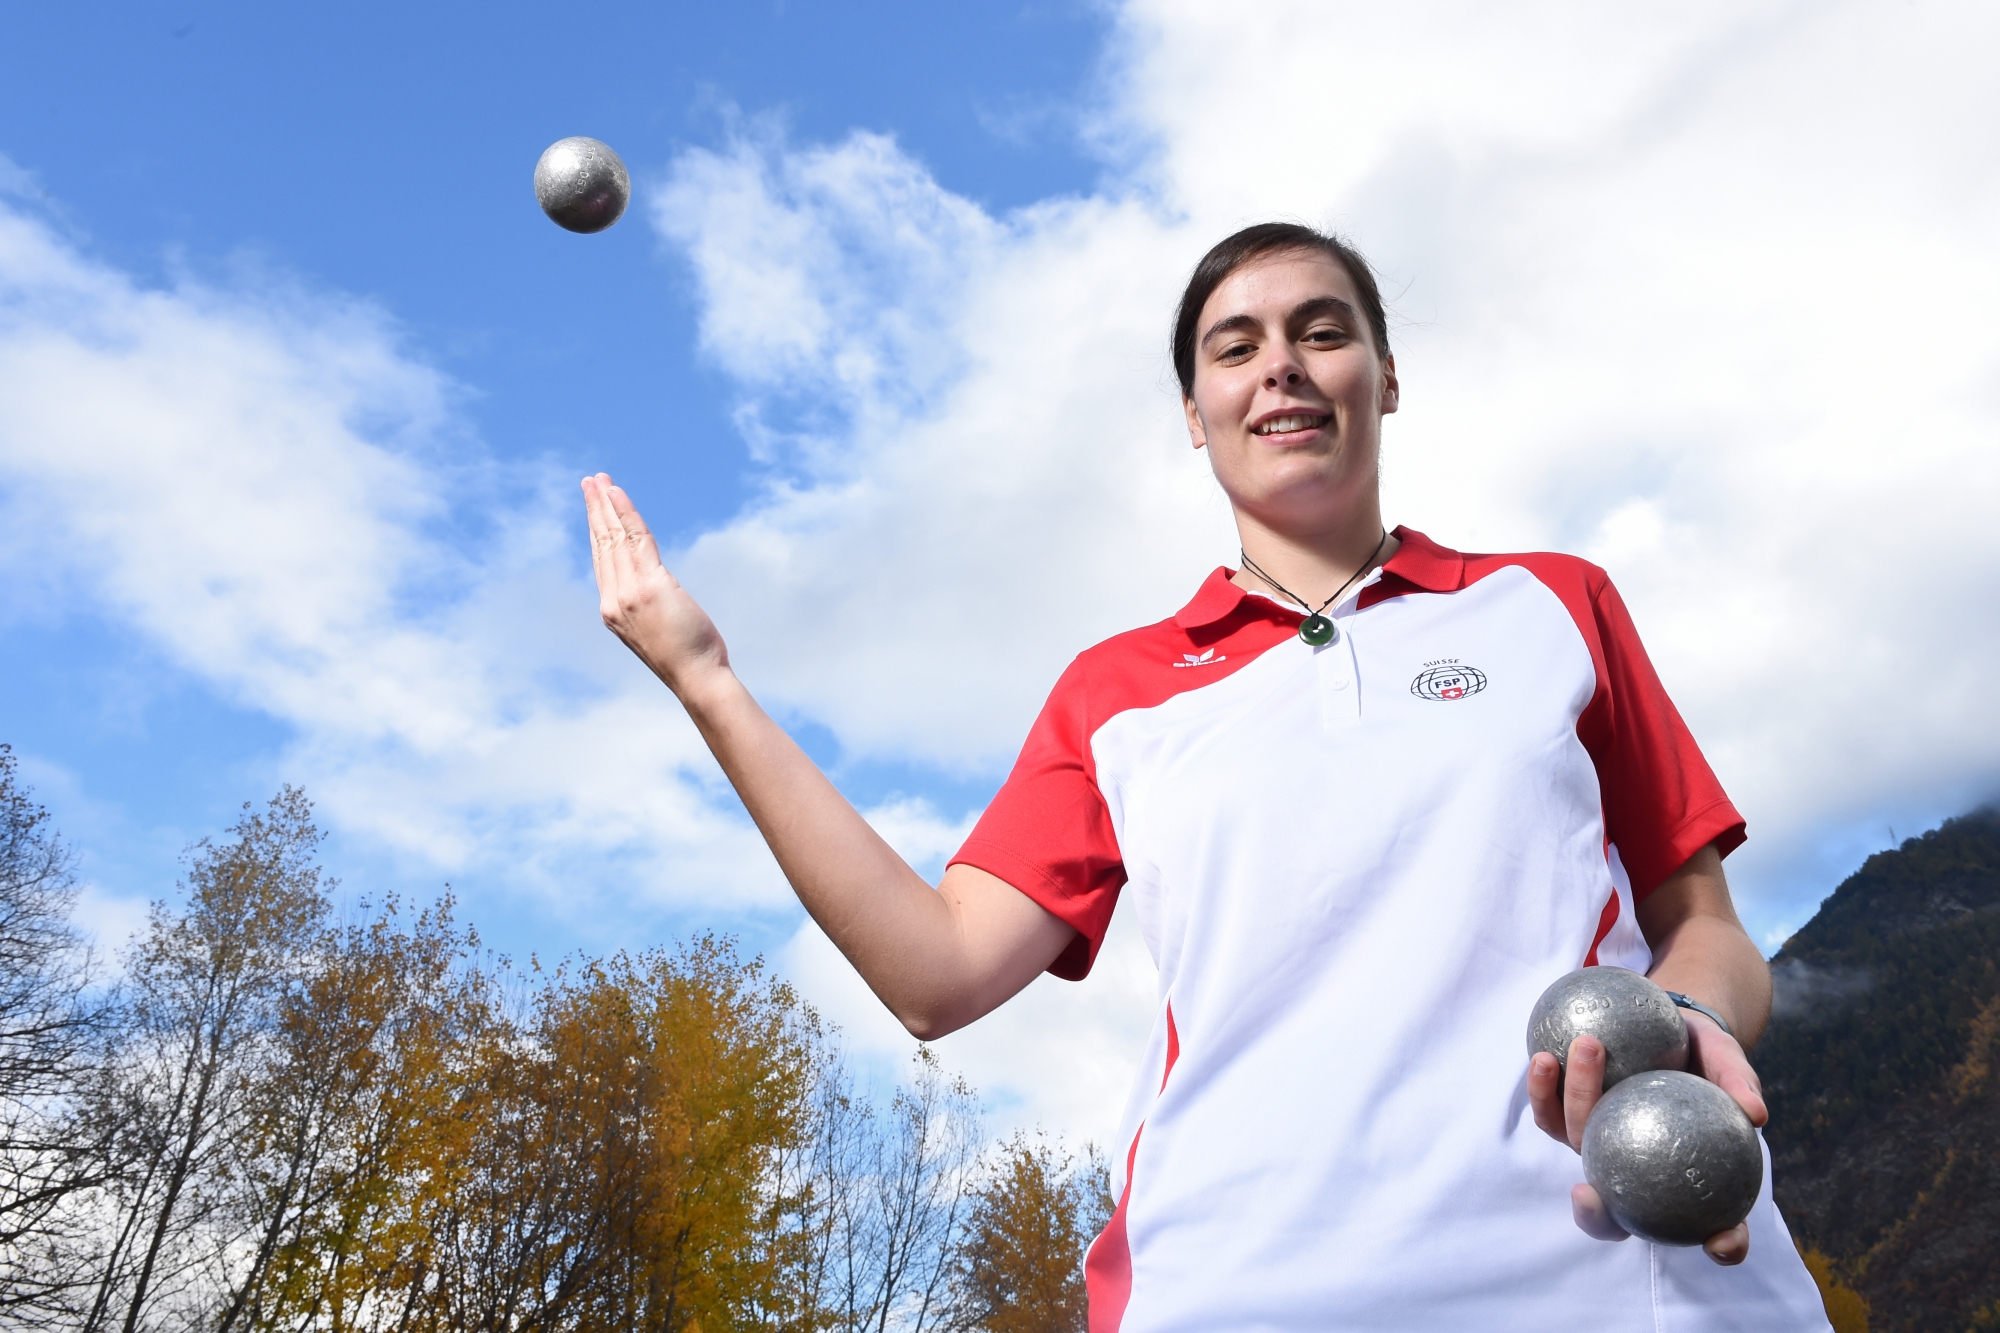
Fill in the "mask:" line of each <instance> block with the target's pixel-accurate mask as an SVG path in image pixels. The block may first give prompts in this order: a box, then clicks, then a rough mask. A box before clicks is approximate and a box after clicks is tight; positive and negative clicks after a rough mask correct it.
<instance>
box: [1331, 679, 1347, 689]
mask: <svg viewBox="0 0 2000 1333" xmlns="http://www.w3.org/2000/svg"><path fill="white" fill-rule="evenodd" d="M1327 684H1329V685H1331V686H1333V688H1335V689H1336V690H1344V689H1346V688H1347V686H1348V680H1347V677H1345V676H1335V677H1334V678H1333V679H1332V680H1330V681H1328V682H1327Z"/></svg>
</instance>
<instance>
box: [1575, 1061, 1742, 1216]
mask: <svg viewBox="0 0 2000 1333" xmlns="http://www.w3.org/2000/svg"><path fill="white" fill-rule="evenodd" d="M1583 1178H1584V1179H1585V1180H1588V1181H1589V1182H1590V1183H1591V1186H1592V1187H1593V1188H1594V1189H1596V1191H1597V1193H1598V1196H1599V1197H1600V1198H1601V1199H1603V1200H1604V1206H1605V1208H1606V1209H1607V1210H1608V1211H1609V1212H1610V1214H1611V1218H1612V1220H1613V1221H1615V1222H1616V1223H1618V1225H1619V1226H1621V1227H1624V1228H1625V1229H1626V1230H1627V1231H1629V1232H1631V1233H1632V1234H1633V1235H1635V1236H1640V1237H1643V1238H1645V1239H1646V1240H1651V1241H1658V1242H1659V1243H1660V1244H1662V1245H1699V1244H1701V1243H1702V1242H1703V1241H1705V1240H1707V1239H1708V1238H1709V1237H1710V1236H1713V1235H1715V1234H1716V1233H1717V1232H1718V1231H1727V1230H1728V1229H1729V1228H1731V1227H1733V1226H1735V1225H1736V1224H1737V1223H1738V1222H1741V1221H1742V1220H1743V1219H1744V1218H1746V1217H1748V1216H1749V1215H1750V1207H1751V1205H1752V1204H1754V1203H1756V1202H1757V1191H1758V1190H1760V1189H1761V1188H1763V1185H1764V1150H1763V1145H1762V1144H1761V1143H1759V1142H1758V1140H1757V1131H1756V1129H1755V1128H1754V1127H1752V1125H1751V1124H1750V1117H1749V1116H1747V1115H1745V1114H1744V1113H1743V1108H1742V1107H1740V1106H1738V1105H1737V1104H1736V1099H1735V1098H1734V1097H1731V1096H1730V1095H1729V1094H1728V1093H1726V1092H1724V1091H1723V1090H1722V1089H1721V1088H1718V1087H1716V1086H1715V1085H1714V1084H1713V1083H1710V1082H1709V1081H1708V1080H1707V1079H1704V1078H1697V1077H1695V1076H1694V1075H1693V1074H1681V1073H1676V1072H1674V1071H1673V1070H1671V1069H1655V1070H1651V1071H1649V1072H1647V1073H1643V1074H1635V1075H1633V1076H1632V1077H1631V1078H1628V1079H1626V1080H1625V1081H1624V1082H1623V1083H1620V1084H1619V1085H1618V1086H1617V1087H1616V1088H1613V1089H1612V1090H1611V1091H1610V1092H1607V1093H1606V1094H1604V1099H1603V1100H1602V1101H1600V1102H1598V1103H1597V1108H1596V1109H1595V1110H1593V1111H1592V1112H1591V1113H1590V1121H1589V1123H1588V1124H1586V1125H1585V1126H1584V1128H1583Z"/></svg>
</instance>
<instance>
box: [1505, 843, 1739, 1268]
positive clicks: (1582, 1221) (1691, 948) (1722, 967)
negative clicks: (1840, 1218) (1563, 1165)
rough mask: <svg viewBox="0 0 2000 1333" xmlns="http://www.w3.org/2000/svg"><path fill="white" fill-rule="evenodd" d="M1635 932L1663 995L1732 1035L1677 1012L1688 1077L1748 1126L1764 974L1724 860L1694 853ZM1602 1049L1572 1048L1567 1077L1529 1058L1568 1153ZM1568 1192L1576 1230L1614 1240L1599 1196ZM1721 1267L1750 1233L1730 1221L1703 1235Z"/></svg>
mask: <svg viewBox="0 0 2000 1333" xmlns="http://www.w3.org/2000/svg"><path fill="white" fill-rule="evenodd" d="M1638 916H1639V929H1640V930H1641V931H1642V932H1643V933H1644V934H1645V936H1646V943H1647V944H1648V945H1649V946H1651V948H1652V951H1653V966H1652V969H1651V971H1649V972H1648V973H1647V975H1648V976H1650V977H1651V978H1652V979H1653V980H1654V981H1655V982H1656V983H1658V984H1659V986H1660V987H1661V988H1662V989H1664V990H1670V991H1678V992H1679V993H1681V994H1682V995H1685V996H1687V997H1688V998H1689V999H1691V1000H1698V1001H1700V1002H1701V1003H1702V1004H1705V1005H1707V1006H1708V1007H1709V1008H1710V1009H1713V1010H1715V1011H1716V1012H1717V1013H1719V1014H1721V1015H1722V1017H1723V1019H1724V1021H1726V1022H1727V1023H1728V1024H1729V1026H1730V1028H1731V1030H1732V1031H1733V1032H1734V1033H1735V1036H1733V1037H1732V1036H1731V1035H1730V1034H1729V1033H1727V1032H1724V1031H1723V1030H1722V1029H1721V1028H1720V1027H1718V1026H1717V1025H1716V1024H1715V1023H1713V1022H1711V1021H1710V1020H1709V1019H1708V1018H1706V1017H1705V1016H1703V1015H1702V1014H1699V1013H1696V1012H1695V1011H1694V1010H1692V1009H1683V1010H1681V1017H1683V1018H1684V1019H1686V1020H1687V1027H1688V1035H1689V1036H1690V1037H1691V1038H1692V1039H1693V1048H1694V1049H1693V1060H1692V1062H1691V1064H1692V1070H1693V1072H1694V1073H1697V1074H1700V1075H1701V1076H1702V1077H1703V1078H1705V1079H1707V1080H1708V1081H1709V1082H1711V1083H1713V1084H1715V1085H1716V1086H1718V1087H1720V1088H1721V1089H1722V1090H1723V1091H1724V1092H1727V1093H1728V1094H1729V1095H1730V1096H1732V1097H1734V1098H1735V1099H1736V1101H1737V1104H1738V1105H1740V1106H1741V1107H1742V1108H1743V1110H1744V1113H1745V1114H1747V1115H1748V1116H1749V1117H1750V1122H1751V1123H1752V1124H1754V1125H1758V1126H1762V1125H1763V1123H1764V1122H1765V1121H1766V1120H1767V1119H1768V1118H1769V1113H1768V1112H1767V1111H1766V1110H1765V1107H1764V1090H1763V1085H1762V1084H1761V1083H1759V1082H1758V1080H1757V1071H1756V1070H1755V1069H1752V1068H1751V1067H1750V1059H1749V1057H1748V1056H1747V1055H1745V1054H1744V1050H1745V1048H1746V1047H1749V1046H1752V1045H1755V1044H1756V1041H1757V1038H1758V1037H1759V1036H1761V1035H1762V1034H1763V1031H1764V1025H1765V1023H1767V1022H1769V1021H1770V1017H1771V969H1770V966H1769V965H1768V964H1767V963H1765V961H1764V955H1763V954H1762V953H1761V952H1760V951H1759V950H1758V948H1757V946H1756V944H1754V943H1753V942H1752V941H1751V939H1750V935H1749V933H1748V932H1747V931H1745V930H1744V929H1743V923H1742V922H1741V921H1739V920H1737V918H1736V908H1735V906H1734V904H1732V903H1731V902H1730V899H1729V882H1728V881H1727V880H1726V879H1724V878H1723V874H1722V857H1721V855H1720V854H1719V853H1717V851H1716V850H1715V848H1714V846H1713V845H1711V846H1708V847H1704V848H1702V849H1701V850H1700V851H1698V852H1696V853H1695V854H1694V855H1693V856H1691V857H1689V858H1688V861H1687V864H1685V865H1683V866H1682V867H1681V868H1680V869H1679V870H1676V871H1675V872H1674V873H1673V874H1671V875H1669V876H1667V878H1666V880H1665V881H1664V882H1663V883H1662V884H1660V886H1659V887H1658V888H1656V889H1654V890H1653V891H1652V892H1651V893H1649V894H1647V895H1646V897H1645V899H1644V901H1642V902H1641V903H1640V904H1639V913H1638ZM1603 1079H1604V1050H1603V1047H1602V1046H1601V1045H1599V1043H1598V1042H1597V1041H1596V1040H1595V1039H1593V1038H1590V1037H1579V1038H1578V1039H1577V1042H1576V1044H1575V1045H1574V1046H1573V1047H1572V1048H1571V1051H1570V1061H1569V1077H1567V1078H1564V1077H1563V1074H1562V1071H1561V1068H1560V1067H1559V1066H1558V1065H1557V1064H1556V1061H1555V1057H1554V1056H1550V1055H1537V1056H1536V1057H1535V1058H1534V1060H1533V1061H1532V1062H1530V1065H1529V1070H1528V1094H1529V1101H1530V1102H1531V1103H1532V1104H1533V1106H1534V1111H1535V1121H1536V1123H1537V1124H1539V1125H1540V1126H1541V1127H1542V1128H1543V1129H1544V1130H1546V1131H1548V1132H1549V1133H1550V1134H1552V1135H1553V1136H1555V1137H1556V1138H1559V1139H1567V1140H1568V1142H1569V1144H1570V1146H1571V1147H1573V1148H1574V1147H1578V1146H1580V1145H1581V1144H1582V1142H1583V1126H1584V1122H1585V1121H1586V1120H1588V1119H1589V1118H1590V1112H1591V1109H1592V1108H1593V1107H1595V1106H1596V1105H1597V1099H1598V1097H1599V1096H1600V1095H1602V1090H1603ZM1573 1193H1574V1203H1575V1207H1576V1220H1577V1225H1578V1226H1580V1227H1582V1228H1583V1229H1584V1230H1585V1231H1586V1232H1589V1233H1590V1234H1591V1235H1594V1236H1598V1237H1600V1238H1602V1239H1605V1240H1613V1239H1617V1238H1619V1237H1622V1236H1623V1235H1624V1233H1623V1232H1622V1231H1620V1230H1619V1229H1618V1228H1617V1226H1616V1224H1615V1223H1613V1222H1611V1220H1610V1217H1609V1216H1608V1215H1607V1214H1606V1212H1605V1210H1604V1205H1603V1202H1602V1200H1600V1199H1599V1198H1598V1197H1597V1191H1595V1190H1593V1189H1591V1188H1590V1186H1588V1185H1579V1186H1577V1187H1576V1189H1575V1191H1574V1192H1573ZM1702 1248H1703V1249H1705V1250H1706V1251H1708V1254H1709V1257H1710V1258H1712V1259H1714V1260H1715V1261H1716V1262H1717V1263H1721V1264H1738V1263H1742V1262H1743V1259H1744V1257H1745V1256H1746V1255H1748V1254H1749V1252H1750V1230H1749V1227H1748V1225H1747V1224H1744V1223H1738V1224H1737V1225H1736V1226H1734V1227H1731V1228H1730V1229H1729V1230H1728V1231H1725V1232H1722V1233H1720V1234H1718V1235H1715V1236H1711V1237H1709V1239H1708V1241H1707V1243H1706V1244H1704V1245H1703V1246H1702Z"/></svg>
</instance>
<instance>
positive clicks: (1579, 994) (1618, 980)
mask: <svg viewBox="0 0 2000 1333" xmlns="http://www.w3.org/2000/svg"><path fill="white" fill-rule="evenodd" d="M1583 1036H1590V1037H1595V1038H1597V1039H1598V1040H1599V1041H1601V1042H1603V1043H1604V1087H1605V1090H1606V1091H1607V1092H1608V1091H1610V1089H1611V1088H1612V1087H1613V1086H1615V1085H1616V1084H1619V1083H1622V1082H1624V1081H1625V1080H1626V1079H1628V1078H1630V1077H1632V1075H1634V1074H1639V1073H1644V1072H1645V1071H1646V1070H1648V1069H1686V1068H1687V1066H1688V1030H1687V1024H1686V1023H1685V1022H1683V1021H1682V1020H1681V1011H1680V1010H1679V1009H1677V1008H1675V1007H1674V1002H1673V1001H1672V1000H1670V999H1668V998H1667V993H1666V992H1665V991H1663V990H1661V989H1660V988H1659V987H1658V986H1655V985H1654V984H1653V983H1652V982H1650V981H1648V980H1647V979H1646V978H1645V977H1642V976H1640V975H1639V974H1638V973H1637V972H1633V971H1629V970H1627V969H1625V968H1622V967H1586V968H1581V969H1579V970H1577V971H1575V972H1571V973H1569V974H1568V975H1567V976H1563V977H1559V978H1557V979H1556V981H1555V982H1554V983H1553V984H1552V985H1550V987H1549V988H1548V989H1547V990H1545V991H1543V992H1542V998H1541V999H1539V1000H1536V1001H1535V1008H1534V1012H1533V1013H1531V1014H1529V1015H1528V1055H1529V1057H1530V1058H1532V1057H1533V1056H1534V1054H1535V1052H1537V1051H1547V1052H1548V1053H1549V1054H1550V1055H1553V1056H1554V1057H1555V1058H1556V1060H1557V1061H1558V1062H1560V1063H1561V1064H1562V1066H1563V1067H1564V1069H1567V1068H1568V1067H1569V1044H1570V1043H1571V1042H1573V1041H1575V1040H1576V1039H1577V1038H1578V1037H1583Z"/></svg>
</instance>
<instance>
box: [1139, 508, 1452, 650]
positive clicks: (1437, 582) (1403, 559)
mask: <svg viewBox="0 0 2000 1333" xmlns="http://www.w3.org/2000/svg"><path fill="white" fill-rule="evenodd" d="M1395 535H1396V540H1397V541H1398V542H1400V543H1401V545H1399V546H1398V547H1397V548H1396V553H1395V554H1394V555H1392V556H1390V557H1389V559H1388V560H1387V562H1385V563H1384V564H1383V566H1382V581H1383V582H1384V583H1385V584H1386V583H1389V582H1390V581H1391V580H1397V581H1399V584H1400V585H1401V586H1406V587H1410V588H1418V589H1422V590H1423V591H1424V592H1455V591H1457V589H1458V588H1459V586H1460V584H1461V583H1462V581H1463V579H1464V577H1465V557H1464V556H1462V555H1460V554H1459V553H1458V552H1457V551H1454V550H1451V549H1450V548H1449V547H1444V546H1439V545H1438V544H1437V543H1436V542H1434V541H1432V540H1431V539H1430V538H1428V537H1426V536H1424V534H1423V533H1421V532H1418V531H1416V530H1415V529H1412V528H1405V527H1398V528H1397V529H1396V530H1395ZM1234 572H1235V571H1233V570H1231V569H1230V568H1229V567H1228V566H1227V565H1222V566H1218V567H1217V568H1216V569H1215V570H1214V572H1212V573H1211V574H1209V576H1208V577H1207V578H1205V579H1203V580H1202V583H1201V587H1200V588H1199V589H1197V590H1196V591H1195V595H1194V599H1193V600H1192V601H1190V602H1189V603H1188V604H1187V605H1186V606H1184V607H1182V608H1181V609H1180V611H1179V612H1178V613H1177V614H1176V615H1175V616H1174V623H1175V624H1177V625H1179V626H1180V627H1181V628H1182V629H1186V630H1194V629H1200V628H1201V627H1202V626H1203V625H1213V624H1214V623H1215V622H1217V621H1218V620H1221V619H1223V618H1224V617H1226V616H1228V615H1230V614H1231V613H1233V612H1234V611H1235V610H1236V609H1237V608H1238V607H1240V606H1242V605H1243V603H1244V602H1245V601H1247V600H1252V599H1254V600H1255V601H1256V602H1258V603H1259V604H1260V607H1268V608H1269V609H1270V610H1272V611H1277V612H1282V613H1285V614H1288V615H1293V616H1302V615H1303V614H1304V613H1303V612H1300V611H1293V610H1291V609H1290V608H1289V607H1285V606H1281V605H1279V604H1278V603H1276V602H1273V601H1272V600H1271V599H1270V598H1268V597H1257V596H1256V594H1254V593H1250V592H1246V591H1245V590H1243V589H1242V588H1239V587H1237V586H1236V585H1235V584H1233V583H1231V582H1230V581H1229V579H1230V576H1231V575H1232V574H1233V573H1234ZM1364 605H1365V603H1364Z"/></svg>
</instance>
